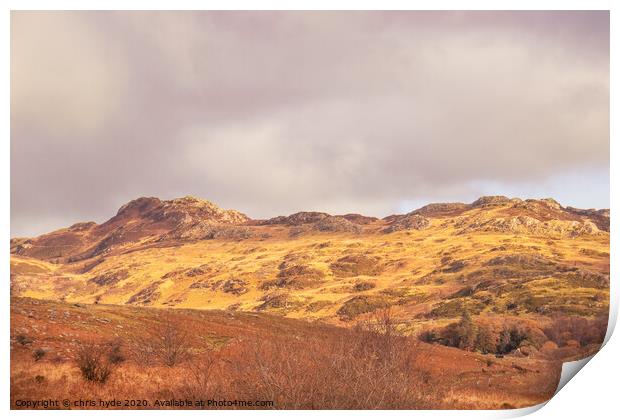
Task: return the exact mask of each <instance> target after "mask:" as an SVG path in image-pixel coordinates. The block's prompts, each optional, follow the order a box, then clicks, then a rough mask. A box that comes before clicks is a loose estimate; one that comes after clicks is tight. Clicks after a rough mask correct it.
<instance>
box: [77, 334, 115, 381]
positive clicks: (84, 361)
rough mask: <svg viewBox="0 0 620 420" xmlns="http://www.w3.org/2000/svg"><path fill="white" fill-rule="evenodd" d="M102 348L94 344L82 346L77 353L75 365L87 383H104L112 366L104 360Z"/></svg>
mask: <svg viewBox="0 0 620 420" xmlns="http://www.w3.org/2000/svg"><path fill="white" fill-rule="evenodd" d="M103 356H104V351H103V348H102V347H100V346H97V345H95V344H85V345H82V346H81V347H80V349H79V351H78V353H77V359H76V362H77V365H78V368H79V369H80V372H81V373H82V377H83V378H84V379H86V380H87V381H91V382H98V383H105V382H106V381H107V380H108V378H109V376H110V374H111V373H112V366H111V365H110V363H109V362H108V361H107V360H105V357H103Z"/></svg>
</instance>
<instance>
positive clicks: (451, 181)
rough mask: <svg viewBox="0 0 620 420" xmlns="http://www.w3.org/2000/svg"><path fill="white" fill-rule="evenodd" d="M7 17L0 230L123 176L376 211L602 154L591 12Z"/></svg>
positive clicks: (603, 163) (209, 192) (109, 188)
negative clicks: (7, 208) (6, 205)
mask: <svg viewBox="0 0 620 420" xmlns="http://www.w3.org/2000/svg"><path fill="white" fill-rule="evenodd" d="M11 24H12V27H11V74H12V80H11V90H12V92H11V125H12V133H11V210H12V212H11V213H12V215H11V228H12V234H13V235H21V234H34V233H40V232H42V231H44V230H49V229H51V228H56V227H60V226H63V225H68V224H70V223H73V222H75V221H78V220H87V219H95V220H97V221H102V220H105V218H107V217H109V216H110V215H111V214H113V213H114V211H115V210H116V208H117V207H118V206H120V205H121V204H122V203H123V202H125V201H127V200H129V199H132V198H134V197H136V196H141V195H156V196H160V197H165V198H169V197H175V196H180V195H185V194H192V195H197V196H201V197H204V198H207V199H210V200H213V201H215V202H216V203H218V204H221V205H223V206H225V207H234V208H237V209H239V210H241V211H244V212H247V213H248V214H249V215H251V216H254V217H268V216H272V215H276V214H283V213H288V212H292V211H296V210H301V209H308V210H310V209H314V210H325V211H330V212H343V211H360V212H365V213H369V214H373V215H379V216H382V215H387V214H389V213H392V212H394V211H397V210H398V209H399V206H400V205H401V203H402V202H407V201H416V200H419V199H421V198H425V199H426V198H428V199H433V198H442V199H445V198H450V197H451V196H458V197H460V196H461V194H462V193H463V192H465V191H467V192H468V193H471V194H476V193H477V192H479V191H482V189H479V188H477V187H476V186H475V185H477V184H476V183H479V182H484V181H489V182H496V183H498V184H501V185H508V186H510V185H515V186H516V185H519V186H520V187H519V188H520V189H519V191H523V194H525V195H527V193H528V190H527V187H523V186H524V185H528V183H530V184H531V185H538V184H540V183H541V182H542V181H544V180H547V179H551V178H553V179H556V178H557V177H558V175H561V174H563V173H567V172H570V173H575V172H579V171H583V173H584V174H587V173H590V172H591V171H600V170H605V169H606V168H608V167H609V15H608V13H606V12H13V13H12V17H11ZM596 179H597V180H599V178H596ZM507 188H508V187H507ZM515 188H516V187H515ZM508 189H510V188H508ZM532 191H534V189H532ZM535 191H536V193H539V192H540V190H539V189H535ZM549 192H550V193H552V192H553V190H552V189H550V190H549ZM497 193H502V191H497ZM580 195H581V196H583V195H584V191H583V190H580V189H576V190H575V192H574V199H573V200H572V202H571V203H568V204H574V203H577V202H580V200H579V196H580ZM606 200H608V198H607V197H603V198H601V200H600V201H599V202H605V201H606Z"/></svg>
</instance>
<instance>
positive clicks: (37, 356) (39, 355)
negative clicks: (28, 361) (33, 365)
mask: <svg viewBox="0 0 620 420" xmlns="http://www.w3.org/2000/svg"><path fill="white" fill-rule="evenodd" d="M46 354H47V351H45V350H44V349H35V350H34V351H33V352H32V358H33V359H34V361H35V362H38V361H39V360H41V359H43V357H44V356H45V355H46Z"/></svg>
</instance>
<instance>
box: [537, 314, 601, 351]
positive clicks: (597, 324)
mask: <svg viewBox="0 0 620 420" xmlns="http://www.w3.org/2000/svg"><path fill="white" fill-rule="evenodd" d="M543 332H544V333H545V335H546V336H547V337H548V338H549V340H551V341H553V342H555V343H556V344H557V345H558V346H560V347H563V346H566V344H567V343H568V342H569V341H571V340H576V341H578V342H579V345H580V346H587V345H589V344H600V343H602V342H603V340H604V339H605V334H606V333H607V317H606V316H599V317H597V318H595V319H592V320H589V319H586V318H581V317H575V316H556V317H554V319H553V321H552V322H551V324H550V325H549V326H548V327H547V328H545V329H544V330H543Z"/></svg>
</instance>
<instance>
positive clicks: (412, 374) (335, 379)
mask: <svg viewBox="0 0 620 420" xmlns="http://www.w3.org/2000/svg"><path fill="white" fill-rule="evenodd" d="M228 350H229V351H230V352H232V353H233V354H230V353H229V355H228V359H229V360H230V363H229V364H228V365H227V368H226V372H227V377H229V378H232V381H233V382H232V387H233V389H235V392H236V394H238V395H244V396H246V398H247V399H263V400H272V401H275V405H276V407H278V408H282V409H319V408H320V409H378V408H381V409H389V408H401V409H402V408H424V407H429V406H431V405H432V404H433V401H435V400H434V399H437V398H438V396H437V394H436V393H435V392H428V391H429V387H428V385H427V384H426V383H425V379H424V378H425V373H424V372H422V371H420V370H418V369H416V368H414V362H415V359H416V357H417V352H416V343H415V341H414V340H412V339H411V338H410V337H403V336H400V335H399V334H398V333H397V331H396V323H395V322H394V320H393V318H392V317H391V314H390V313H389V311H382V312H381V313H379V314H377V315H376V316H375V317H374V318H373V319H371V320H368V321H365V322H363V323H359V324H358V325H357V326H356V328H354V329H351V330H349V331H346V332H344V333H343V334H342V335H339V336H333V337H329V338H327V339H326V338H319V337H317V336H312V337H304V339H303V340H301V339H297V338H295V337H283V336H273V337H269V339H265V340H263V339H261V340H260V342H258V341H257V342H249V341H241V342H236V343H235V344H234V345H233V347H231V348H229V349H228ZM423 388H424V390H425V391H427V392H426V393H425V392H423ZM433 391H434V390H433Z"/></svg>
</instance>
